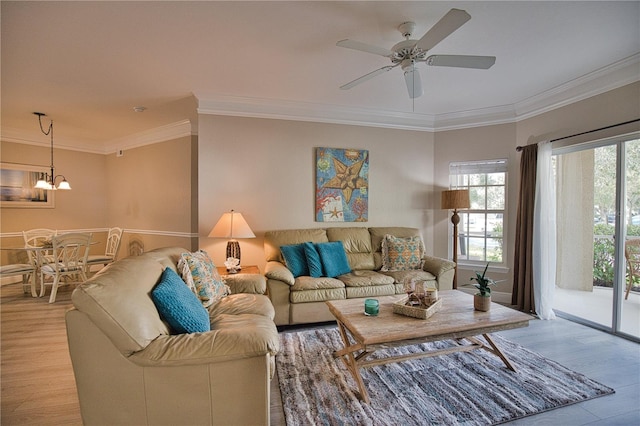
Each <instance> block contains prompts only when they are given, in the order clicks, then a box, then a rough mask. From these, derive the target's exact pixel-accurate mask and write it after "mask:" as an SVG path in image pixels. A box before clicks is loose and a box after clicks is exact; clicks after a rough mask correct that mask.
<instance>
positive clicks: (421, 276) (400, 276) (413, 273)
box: [380, 269, 436, 284]
mask: <svg viewBox="0 0 640 426" xmlns="http://www.w3.org/2000/svg"><path fill="white" fill-rule="evenodd" d="M380 274H384V275H386V276H388V277H391V278H392V279H393V280H394V283H395V284H402V283H404V282H405V281H406V280H408V279H415V280H418V281H428V282H435V281H436V276H435V275H433V274H432V273H431V272H427V271H422V270H420V269H407V270H404V271H380Z"/></svg>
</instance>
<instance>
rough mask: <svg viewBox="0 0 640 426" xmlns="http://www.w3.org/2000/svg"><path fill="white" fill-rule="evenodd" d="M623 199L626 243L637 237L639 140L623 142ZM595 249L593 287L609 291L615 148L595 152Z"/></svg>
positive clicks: (636, 282)
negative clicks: (624, 153) (624, 177)
mask: <svg viewBox="0 0 640 426" xmlns="http://www.w3.org/2000/svg"><path fill="white" fill-rule="evenodd" d="M625 148H626V166H625V170H626V197H625V211H624V215H623V219H622V221H623V222H624V224H625V225H626V237H627V238H628V239H632V238H638V237H640V140H631V141H627V142H625ZM594 163H595V164H594V175H595V176H594V208H593V216H594V217H593V222H594V230H593V234H594V243H593V244H594V247H593V249H594V250H593V284H594V285H596V286H603V287H612V286H613V273H614V272H613V271H614V237H613V235H614V233H615V215H616V208H615V201H616V200H615V195H616V191H615V185H616V173H615V163H616V147H615V145H610V146H605V147H601V148H597V149H595V150H594ZM627 279H632V280H633V282H632V288H633V289H634V290H640V279H638V278H637V277H635V276H633V277H632V278H631V277H630V271H629V269H628V265H627Z"/></svg>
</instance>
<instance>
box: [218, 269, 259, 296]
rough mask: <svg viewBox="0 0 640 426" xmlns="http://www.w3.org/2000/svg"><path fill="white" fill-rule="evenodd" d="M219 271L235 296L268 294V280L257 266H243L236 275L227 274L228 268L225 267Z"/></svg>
mask: <svg viewBox="0 0 640 426" xmlns="http://www.w3.org/2000/svg"><path fill="white" fill-rule="evenodd" d="M217 269H218V273H219V274H220V276H221V277H222V278H223V279H224V281H225V282H226V283H227V285H228V286H229V288H230V289H231V292H232V293H233V294H237V293H251V294H266V292H267V279H266V278H265V276H264V275H262V274H261V273H260V269H259V268H258V267H257V266H256V265H248V266H243V267H242V269H241V270H240V272H238V273H236V274H229V273H227V268H226V267H224V266H218V267H217Z"/></svg>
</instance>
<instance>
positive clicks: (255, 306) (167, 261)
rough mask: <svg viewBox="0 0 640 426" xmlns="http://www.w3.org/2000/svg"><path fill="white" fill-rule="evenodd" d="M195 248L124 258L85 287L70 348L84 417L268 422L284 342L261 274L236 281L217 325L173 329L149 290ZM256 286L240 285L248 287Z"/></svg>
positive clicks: (74, 312)
mask: <svg viewBox="0 0 640 426" xmlns="http://www.w3.org/2000/svg"><path fill="white" fill-rule="evenodd" d="M185 251H187V250H184V249H181V248H164V249H159V250H155V251H152V252H148V253H145V254H143V255H141V256H138V257H129V258H126V259H122V260H120V261H117V262H115V263H113V264H111V265H109V266H107V267H106V268H104V269H103V270H101V271H100V272H98V273H97V274H96V275H95V276H93V277H92V278H90V279H89V280H88V281H87V282H86V283H84V284H82V285H80V286H78V287H77V288H76V289H75V290H74V292H73V295H72V301H73V305H74V308H73V309H71V310H70V311H68V312H67V314H66V323H67V335H68V341H69V352H70V354H71V361H72V363H73V370H74V374H75V378H76V384H77V388H78V397H79V400H80V409H81V413H82V420H83V423H84V424H85V425H121V424H127V425H214V424H215V425H265V424H269V402H270V401H269V389H270V380H271V378H272V376H273V374H274V356H275V354H276V353H277V351H278V349H279V343H278V333H277V330H276V327H275V325H274V323H273V316H274V310H273V306H272V305H271V302H270V301H269V299H268V298H267V297H266V296H265V295H264V294H256V293H264V292H265V290H266V284H265V279H264V277H263V276H261V275H242V276H238V277H237V278H238V279H237V281H234V280H233V279H234V278H235V277H232V278H231V279H228V280H227V284H228V285H229V286H230V287H231V289H232V291H233V292H234V294H231V295H229V296H227V297H225V298H223V299H222V300H221V301H220V302H218V303H217V304H215V305H213V306H212V307H210V308H208V309H207V310H208V313H209V318H210V323H211V331H207V332H202V333H191V334H174V335H172V334H170V329H169V327H168V325H167V324H166V323H165V322H163V320H162V319H161V318H160V316H159V314H158V311H157V309H156V307H155V305H154V302H153V300H152V298H151V296H150V292H151V290H152V289H153V288H154V287H155V286H156V283H157V282H158V280H159V278H160V277H161V275H162V271H163V269H164V268H165V267H169V268H172V269H174V270H176V265H177V263H178V260H179V259H180V254H181V253H182V252H185ZM246 291H250V292H253V293H254V294H250V293H240V294H235V293H237V292H246Z"/></svg>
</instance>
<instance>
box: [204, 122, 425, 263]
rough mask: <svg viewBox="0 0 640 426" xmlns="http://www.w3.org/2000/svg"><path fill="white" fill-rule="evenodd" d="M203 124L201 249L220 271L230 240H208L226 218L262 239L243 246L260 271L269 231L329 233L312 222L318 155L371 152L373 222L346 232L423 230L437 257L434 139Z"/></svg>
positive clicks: (305, 126) (339, 128)
mask: <svg viewBox="0 0 640 426" xmlns="http://www.w3.org/2000/svg"><path fill="white" fill-rule="evenodd" d="M198 123H199V127H198V137H199V141H200V144H199V176H200V178H199V185H200V190H199V210H200V229H199V234H200V247H201V248H203V249H205V250H207V251H208V252H209V254H210V255H211V257H212V258H213V260H214V262H215V263H216V264H220V265H221V264H222V263H223V262H224V257H225V247H226V240H217V239H212V238H207V235H208V234H209V231H210V230H211V228H213V226H214V225H215V223H216V221H217V220H218V219H219V217H220V216H221V215H222V213H224V212H225V211H228V210H231V209H234V210H236V211H239V212H241V213H242V214H243V216H244V217H245V219H246V220H247V222H248V223H249V225H250V226H251V228H252V229H253V231H254V233H255V234H256V236H257V238H255V239H250V240H241V241H240V246H241V249H242V263H243V264H256V265H258V266H260V267H261V268H263V267H264V252H263V248H262V244H263V240H262V236H263V235H264V232H265V231H268V230H274V229H293V228H314V227H317V228H320V227H323V226H326V225H327V223H322V222H315V221H314V220H315V214H314V206H315V204H314V196H315V148H317V147H333V148H356V149H368V150H369V221H368V222H367V223H366V224H355V223H345V224H343V226H362V225H365V226H387V225H399V226H411V227H416V228H420V229H421V230H422V232H423V235H424V236H425V240H426V243H427V250H428V251H429V252H430V253H431V252H432V250H433V233H432V229H433V226H432V224H433V215H434V212H433V202H432V195H433V194H432V187H433V168H434V161H433V135H432V134H431V133H428V132H416V131H404V130H391V129H380V128H371V127H361V126H347V125H338V124H322V123H309V122H298V121H286V120H268V119H254V118H238V117H223V116H211V115H208V116H201V117H200V118H199V121H198ZM333 225H334V224H333V223H332V224H330V226H333Z"/></svg>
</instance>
